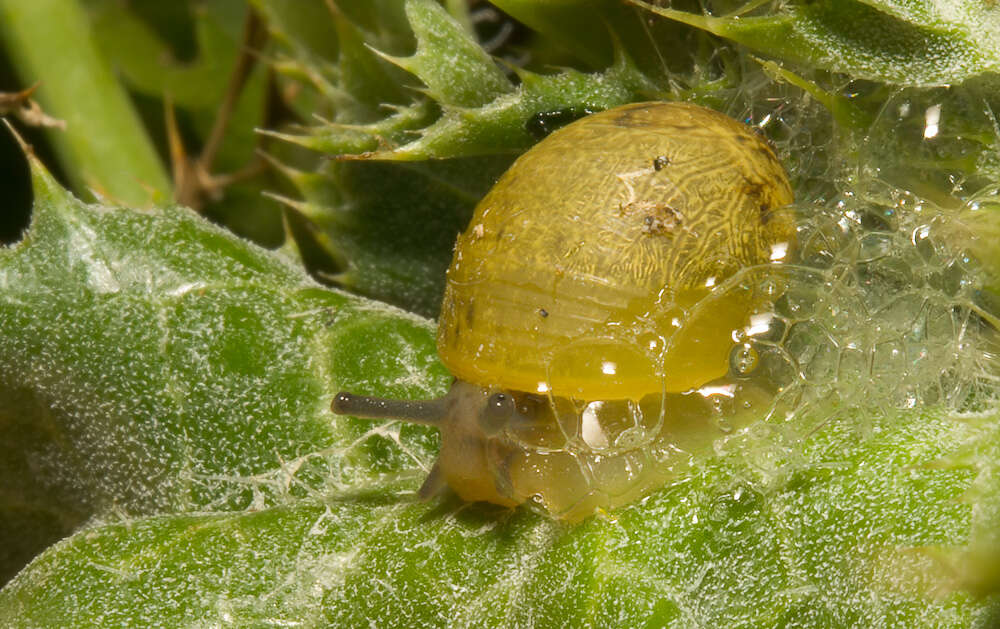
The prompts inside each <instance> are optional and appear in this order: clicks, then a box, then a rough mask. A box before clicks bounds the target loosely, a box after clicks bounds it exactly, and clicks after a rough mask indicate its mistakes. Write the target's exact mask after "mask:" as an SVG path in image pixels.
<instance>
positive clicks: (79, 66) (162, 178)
mask: <svg viewBox="0 0 1000 629" xmlns="http://www.w3.org/2000/svg"><path fill="white" fill-rule="evenodd" d="M0 42H2V44H3V47H4V49H5V50H6V52H7V54H8V55H9V56H10V57H11V59H12V61H13V62H14V63H15V64H16V67H17V69H18V72H19V74H20V75H21V79H22V81H23V82H24V83H25V84H27V85H30V84H34V83H36V82H37V83H40V84H41V85H40V86H39V88H38V92H37V96H38V99H39V101H40V102H41V104H42V106H43V107H44V109H45V110H46V112H47V113H48V114H49V115H52V116H54V117H56V118H60V119H62V120H64V121H65V122H66V129H65V130H62V129H53V130H51V131H50V132H49V138H50V140H51V142H52V144H53V146H54V147H55V149H56V151H57V153H58V155H59V159H60V161H61V163H62V166H63V168H64V169H65V170H66V172H67V173H68V175H69V177H70V178H71V180H72V183H73V185H74V186H75V187H76V189H77V190H78V191H80V192H83V193H87V194H89V193H91V192H92V191H96V192H97V193H98V194H100V195H105V196H109V197H111V198H114V199H118V200H121V201H122V202H125V203H133V204H136V205H138V204H142V203H148V202H149V201H150V200H151V199H152V200H156V201H158V200H162V199H165V198H169V196H170V193H171V185H170V181H169V178H168V177H167V174H166V172H165V170H164V168H163V165H162V164H161V163H160V158H159V156H158V155H157V153H156V150H155V148H154V147H153V146H152V144H151V143H150V141H149V138H148V137H147V134H146V130H145V129H144V128H143V127H142V124H141V122H140V120H139V117H138V115H137V114H136V112H135V109H134V108H133V106H132V103H131V102H130V101H129V98H128V94H126V92H125V90H124V89H123V88H122V86H121V85H120V84H119V83H118V81H117V79H116V78H115V76H114V73H113V72H112V69H111V67H110V65H109V64H108V62H107V61H106V60H105V59H104V58H103V56H102V55H101V54H100V52H99V50H98V47H97V44H96V43H95V42H94V40H93V37H92V33H91V31H90V23H89V21H88V18H87V15H86V13H85V12H84V10H83V9H82V8H81V7H80V6H79V2H78V0H39V1H38V2H21V1H20V0H0Z"/></svg>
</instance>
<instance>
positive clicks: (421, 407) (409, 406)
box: [330, 391, 448, 426]
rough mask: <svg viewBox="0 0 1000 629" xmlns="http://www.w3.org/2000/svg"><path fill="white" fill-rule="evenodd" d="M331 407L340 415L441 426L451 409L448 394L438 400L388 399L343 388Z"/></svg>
mask: <svg viewBox="0 0 1000 629" xmlns="http://www.w3.org/2000/svg"><path fill="white" fill-rule="evenodd" d="M330 410H332V411H333V412H334V413H336V414H338V415H353V416H355V417H364V418H367V419H400V420H403V421H406V422H410V423H411V424H425V425H427V426H437V425H439V424H441V422H442V421H444V419H445V416H446V414H447V411H448V403H447V400H446V398H438V399H435V400H415V401H411V400H387V399H384V398H379V397H372V396H368V395H354V394H353V393H348V392H346V391H341V392H340V393H338V394H337V395H336V396H335V397H334V398H333V403H332V404H330Z"/></svg>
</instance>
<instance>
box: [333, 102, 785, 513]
mask: <svg viewBox="0 0 1000 629" xmlns="http://www.w3.org/2000/svg"><path fill="white" fill-rule="evenodd" d="M792 200H793V195H792V190H791V186H790V184H789V182H788V178H787V176H786V174H785V171H784V169H783V167H782V166H781V164H780V162H779V161H778V159H777V157H776V156H775V154H774V152H773V151H772V150H771V148H770V147H769V146H768V144H767V142H766V141H765V140H763V139H762V138H760V137H759V136H758V135H757V134H756V133H754V131H753V130H752V129H750V128H749V127H747V126H746V125H744V124H742V123H739V122H737V121H735V120H733V119H731V118H729V117H728V116H725V115H723V114H721V113H718V112H715V111H712V110H710V109H706V108H703V107H699V106H695V105H691V104H685V103H666V102H645V103H635V104H630V105H625V106H621V107H617V108H614V109H610V110H607V111H603V112H600V113H596V114H592V115H589V116H586V117H584V118H582V119H580V120H577V121H576V122H573V123H571V124H568V125H566V126H564V127H562V128H561V129H558V130H556V131H555V132H553V133H552V134H551V135H549V136H548V137H546V138H545V139H544V140H542V141H541V142H539V143H538V144H537V145H535V146H534V147H533V148H531V149H530V150H528V151H527V152H526V153H524V154H523V155H522V156H521V157H520V158H518V159H517V161H516V162H515V163H514V164H513V165H512V166H511V167H510V169H509V170H507V171H506V173H504V174H503V175H502V176H501V178H500V179H499V180H498V181H497V183H496V185H495V186H494V187H493V188H492V189H491V190H490V191H489V192H488V194H487V195H486V196H485V197H484V198H483V199H482V201H481V202H480V203H479V204H478V205H477V207H476V209H475V211H474V215H473V217H472V220H471V222H470V225H469V227H468V229H467V230H466V231H465V232H464V233H463V234H461V235H460V236H459V238H458V241H457V244H456V247H455V253H454V258H453V260H452V263H451V266H450V268H449V269H448V273H447V285H446V289H445V294H444V300H443V304H442V308H441V316H440V320H439V329H438V338H437V346H438V352H439V355H440V358H441V360H442V362H443V363H444V365H445V366H446V367H447V368H448V369H449V370H450V371H451V373H452V374H453V375H454V376H455V381H454V383H453V385H452V387H451V389H450V391H449V392H448V393H447V394H446V395H445V396H444V397H442V398H439V399H436V400H429V401H399V400H385V399H379V398H373V397H366V396H359V395H354V394H351V393H346V392H342V393H339V394H338V395H337V396H336V397H335V399H334V401H333V404H332V410H333V411H334V412H335V413H337V414H346V415H353V416H356V417H365V418H395V419H400V420H404V421H408V422H415V423H419V424H427V425H431V426H435V427H437V428H438V429H439V431H440V433H441V449H440V453H439V457H438V460H437V462H436V463H435V464H434V466H433V468H432V469H431V471H430V473H429V475H428V476H427V478H426V480H425V482H424V484H423V486H422V487H421V488H420V491H419V495H420V496H421V497H422V498H429V497H431V496H434V495H436V494H437V493H439V492H440V491H442V490H443V489H445V488H446V487H447V488H450V489H451V490H453V491H454V492H455V493H457V494H458V496H460V497H461V498H462V499H464V500H466V501H486V502H491V503H495V504H499V505H505V506H510V507H514V506H517V505H520V504H523V503H526V502H527V503H531V504H535V505H538V506H540V507H541V508H543V509H544V510H545V511H546V512H548V513H549V514H551V515H553V516H554V517H557V518H562V519H566V520H570V521H573V520H579V519H582V518H584V517H587V516H588V515H590V514H592V513H593V512H594V511H595V510H597V509H611V508H615V507H617V506H620V505H623V504H626V503H629V502H632V501H634V500H636V499H637V498H639V497H641V496H642V495H644V494H645V493H648V491H649V490H651V489H652V488H655V487H656V486H658V485H659V484H662V482H663V480H664V479H665V478H667V477H669V475H670V474H671V469H672V466H673V463H674V462H676V461H678V460H680V459H678V456H677V453H679V452H680V453H683V452H686V451H688V450H690V449H691V448H696V447H698V446H697V444H698V443H702V444H703V443H704V442H705V441H706V440H708V441H710V440H711V435H714V434H717V431H715V430H714V429H713V430H709V429H707V428H706V425H707V424H708V423H710V422H707V420H706V419H705V412H704V406H705V403H706V402H705V400H706V399H708V397H710V396H709V395H708V394H706V393H704V391H705V389H704V387H705V386H706V385H711V383H712V382H713V381H716V380H717V379H719V378H721V377H723V376H724V375H725V374H727V373H728V372H729V371H730V370H731V363H732V360H733V356H734V343H735V341H734V338H736V336H738V332H739V330H741V329H743V328H745V327H746V326H747V325H749V323H748V321H749V318H750V317H751V316H752V314H753V312H755V311H756V309H757V308H758V305H759V304H757V303H756V298H754V297H752V296H749V294H748V293H747V292H746V291H738V290H737V291H725V292H723V293H718V294H715V293H713V291H714V290H715V289H716V288H717V287H718V286H719V285H721V284H722V283H724V282H726V281H727V278H732V277H733V276H734V275H735V274H737V272H738V271H739V270H740V269H743V268H747V267H753V266H754V265H761V264H765V263H775V262H780V261H781V260H782V259H783V257H784V256H786V255H787V254H788V252H789V251H790V249H791V248H793V247H794V242H795V222H794V220H793V218H791V216H790V215H788V214H783V213H782V212H780V211H777V210H778V209H779V208H781V207H782V206H785V205H787V204H790V203H791V202H792ZM737 345H738V344H737ZM736 349H737V354H736V355H738V356H741V357H742V358H740V360H742V361H743V363H741V364H742V365H743V366H744V367H747V366H748V365H749V363H748V362H747V361H749V362H750V363H752V362H753V356H752V353H747V351H745V348H744V351H743V353H742V354H740V353H739V350H740V348H739V347H737V348H736ZM749 366H750V368H752V365H749ZM694 391H702V395H693V396H692V395H691V393H692V392H694ZM680 458H681V459H682V458H683V457H680Z"/></svg>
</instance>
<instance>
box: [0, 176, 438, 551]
mask: <svg viewBox="0 0 1000 629" xmlns="http://www.w3.org/2000/svg"><path fill="white" fill-rule="evenodd" d="M35 181H36V199H37V201H36V209H35V215H34V218H33V223H32V227H31V229H30V231H29V232H28V233H27V235H26V237H25V239H24V240H23V241H22V242H20V243H18V244H17V245H15V246H13V247H12V248H9V249H6V250H0V286H2V288H3V290H2V291H0V295H2V297H0V363H2V369H0V372H2V376H0V386H2V387H3V392H4V398H5V399H8V400H10V401H11V403H9V404H5V405H4V409H3V413H2V415H0V418H2V421H0V428H2V430H3V432H4V438H3V439H0V443H2V444H3V446H2V447H3V449H4V453H5V456H4V457H3V460H4V461H5V464H4V466H3V469H4V471H5V474H6V475H7V477H6V478H5V486H6V487H7V488H8V489H7V491H6V492H5V493H4V496H5V501H4V505H3V510H4V513H5V517H4V518H3V520H4V522H5V523H7V525H8V526H10V527H11V528H15V529H19V530H20V529H24V530H28V531H29V532H30V531H32V530H33V529H32V527H30V526H27V523H30V522H37V521H42V522H46V523H47V526H45V527H41V528H44V529H45V531H46V532H47V533H48V534H50V535H51V534H54V533H52V531H56V532H58V531H62V532H65V531H66V530H67V529H70V528H72V527H73V526H75V525H77V524H79V523H80V522H81V521H83V520H85V519H87V518H89V517H102V516H105V515H108V514H110V513H112V512H115V513H126V514H149V513H160V512H174V511H187V510H198V511H204V510H214V509H234V508H236V509H240V508H248V507H250V506H251V505H254V506H256V507H261V506H266V505H268V504H274V503H278V502H281V501H283V500H285V499H287V498H288V496H289V492H293V491H299V492H301V491H305V489H303V488H302V487H299V485H298V481H295V482H292V480H293V479H297V478H299V477H300V476H305V477H308V478H309V479H310V480H309V481H308V482H306V481H303V482H305V486H310V483H313V484H315V483H319V484H320V485H323V486H325V485H326V484H327V483H333V484H335V485H339V486H341V487H342V488H345V490H346V489H349V488H351V487H355V486H356V485H357V483H359V482H360V483H362V484H363V483H367V482H368V480H367V475H366V474H362V475H361V476H360V477H359V476H357V473H358V470H362V469H363V468H365V466H367V465H369V462H366V454H365V451H366V449H367V448H368V447H369V446H370V444H367V445H366V443H365V438H363V436H364V435H365V434H366V433H367V432H368V430H369V429H370V428H371V427H370V425H368V424H366V423H352V422H348V421H344V420H340V421H337V420H335V419H334V418H333V417H332V415H331V414H330V413H329V410H328V406H329V399H330V396H331V395H332V394H333V393H334V392H335V391H336V390H338V388H339V387H342V386H343V387H347V386H350V387H356V388H365V387H367V386H371V385H370V382H368V380H370V379H375V376H376V375H377V379H378V380H379V381H384V380H383V378H385V376H386V375H387V374H390V373H396V374H397V377H399V378H400V381H401V382H402V384H401V385H400V387H399V390H398V393H399V394H405V393H406V392H409V394H411V395H413V394H416V395H420V394H421V393H426V392H427V391H428V390H429V389H433V388H434V387H435V386H440V385H441V384H442V381H443V380H444V379H445V377H446V376H445V372H444V371H443V369H442V368H441V367H440V365H439V364H438V363H437V362H436V359H435V358H434V353H433V334H432V330H431V328H430V327H429V326H428V325H427V324H426V323H425V322H422V321H420V320H418V319H416V318H414V317H411V316H405V315H402V314H400V313H393V311H391V310H387V309H384V308H382V309H380V308H378V307H375V306H374V305H372V304H362V303H360V302H359V301H357V300H356V299H353V298H350V297H347V296H345V295H343V294H339V293H334V292H330V291H327V290H323V289H321V288H319V287H318V286H317V285H316V284H315V283H314V282H312V281H311V280H310V279H309V278H308V276H306V275H305V273H304V272H303V271H302V270H300V268H299V267H298V266H297V265H296V264H294V263H293V261H291V260H287V259H285V258H283V257H280V256H278V255H276V254H273V253H269V252H266V251H264V250H261V249H259V248H256V247H254V246H252V245H250V244H249V243H247V242H244V241H242V240H240V239H238V238H236V237H234V236H232V235H230V234H228V233H227V232H224V231H222V230H220V229H218V228H215V227H212V226H211V225H210V224H209V223H207V222H206V221H204V220H203V219H201V218H199V217H197V216H196V215H194V214H193V213H192V212H190V211H189V210H186V209H183V208H163V209H155V210H150V211H146V212H139V211H135V210H129V209H125V208H118V207H105V206H88V205H85V204H83V203H80V202H79V201H76V200H75V199H73V198H72V197H71V196H69V195H68V193H66V192H64V191H63V190H61V189H60V188H58V186H57V185H56V184H55V183H54V182H53V181H52V179H51V178H50V177H49V176H48V175H47V174H45V173H44V172H43V171H41V170H38V169H37V167H36V170H35ZM376 346H381V347H383V348H384V351H385V352H387V353H386V354H384V355H383V356H384V357H386V358H390V357H394V356H396V355H399V354H413V355H417V356H419V358H414V361H415V362H414V363H413V364H411V365H409V366H408V367H409V368H414V369H417V371H416V372H414V373H410V372H408V371H405V369H404V371H405V374H406V375H404V373H403V372H401V371H399V370H400V369H403V366H402V365H394V364H391V360H390V362H389V363H386V364H381V363H379V362H378V361H376V360H375V359H371V358H369V359H368V362H367V364H368V369H361V370H360V371H359V370H358V368H357V362H358V361H357V360H356V359H355V356H357V355H359V354H358V352H361V353H362V354H366V355H368V354H376V355H377V354H380V352H381V351H383V350H379V351H371V350H373V349H374V348H375V347H376ZM366 348H367V349H366ZM345 351H347V353H346V354H345V353H344V352H345ZM390 378H392V376H390ZM425 433H426V431H425ZM251 436H252V437H251ZM248 437H249V438H248ZM425 437H426V438H429V436H428V435H427V434H425ZM358 440H360V441H359V442H358V443H356V441H358ZM375 441H378V439H377V438H376V439H375ZM355 446H356V447H355ZM352 447H353V450H352ZM424 447H425V448H427V447H430V442H427V441H426V439H425V446H424ZM341 450H351V452H353V454H349V455H344V456H341V455H340V454H329V456H330V457H331V458H329V459H328V458H326V456H321V455H316V456H313V454H314V453H322V452H327V453H339V452H341ZM423 455H424V456H427V455H426V452H424V453H423ZM399 462H400V461H399V460H397V467H398V463H399ZM331 465H334V466H335V467H336V468H337V469H336V470H334V471H331V469H329V466H331ZM286 466H291V468H294V469H292V471H289V470H290V469H291V468H287V467H286ZM379 466H380V467H381V469H383V471H385V470H387V469H391V468H392V467H393V464H392V462H391V460H390V461H385V460H382V461H380V462H379ZM319 468H322V470H319ZM289 483H291V485H292V486H291V487H290V486H289V485H288V484H289ZM18 522H24V523H26V524H25V525H24V526H18V525H17V523H18ZM35 528H39V527H35ZM42 541H44V540H37V541H36V542H35V543H36V544H37V543H41V542H42ZM49 541H52V540H51V539H50V540H49ZM8 542H10V540H8ZM7 569H8V570H9V569H10V567H8V568H7Z"/></svg>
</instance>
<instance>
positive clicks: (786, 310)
mask: <svg viewBox="0 0 1000 629" xmlns="http://www.w3.org/2000/svg"><path fill="white" fill-rule="evenodd" d="M794 211H795V212H796V213H797V224H798V234H797V244H796V247H795V249H794V250H793V252H792V255H790V256H789V257H788V258H786V259H784V260H781V261H778V262H775V263H772V264H767V265H761V266H755V267H749V268H745V269H742V270H740V271H739V272H737V273H736V275H734V276H733V277H731V278H729V279H728V280H726V281H725V282H722V283H720V284H719V285H718V286H717V287H715V288H714V289H713V291H712V292H711V293H710V294H709V295H708V296H707V297H705V298H704V299H703V300H701V302H699V303H698V304H696V305H695V306H694V307H693V308H691V309H690V310H689V311H688V312H687V313H686V315H685V317H684V320H683V322H682V324H681V325H680V326H679V328H677V330H676V332H674V333H673V335H672V336H671V337H670V338H668V339H666V342H665V344H664V345H665V349H664V362H665V363H666V364H669V363H671V360H670V352H671V351H672V349H673V348H677V347H683V348H689V347H691V346H690V345H685V343H684V338H685V335H694V336H697V335H703V334H704V330H705V329H706V328H707V327H709V324H708V323H706V322H711V321H717V320H718V316H717V310H718V309H719V308H722V307H727V305H731V304H733V303H749V304H752V306H751V307H750V308H749V309H748V314H747V316H746V317H745V320H744V321H743V323H742V325H740V326H739V327H735V328H733V329H731V330H729V334H730V336H731V339H730V340H731V351H730V355H729V369H728V372H727V373H726V374H725V375H724V376H722V377H721V378H718V379H715V380H712V381H710V382H707V383H705V384H704V386H701V387H699V388H697V389H696V390H691V391H686V392H683V393H666V394H663V395H650V396H647V397H646V398H644V399H643V400H641V401H639V402H635V401H625V400H618V401H590V402H587V401H575V400H571V399H565V398H558V397H553V396H551V395H549V396H548V400H547V401H548V406H549V410H550V411H551V414H552V416H553V417H554V418H555V421H554V422H552V421H536V422H530V423H525V424H522V425H520V427H512V428H511V429H509V430H508V436H509V437H510V438H512V439H513V440H514V441H516V442H517V443H518V444H520V446H521V447H522V451H521V453H520V454H519V455H518V457H519V458H517V459H516V460H508V461H507V462H506V463H505V465H504V469H503V470H501V471H502V473H503V474H505V475H506V476H507V477H508V478H509V481H510V483H511V487H512V488H513V489H514V490H515V491H516V493H517V494H519V495H520V496H521V497H522V498H524V497H526V498H527V499H529V500H530V499H534V500H536V502H539V503H540V504H541V505H542V506H544V507H545V509H546V510H547V511H549V512H550V513H555V514H557V515H560V516H562V517H569V518H570V519H572V518H573V517H575V515H576V514H578V515H581V516H585V515H588V514H590V513H592V512H593V511H594V510H595V509H596V508H607V507H614V506H617V505H621V504H626V503H628V502H631V501H633V500H635V499H636V498H637V497H639V496H641V495H642V494H644V493H647V492H648V491H649V490H651V489H652V488H655V487H657V486H660V485H662V484H663V483H664V482H665V481H666V480H668V479H669V478H671V477H676V476H677V474H678V473H679V472H680V471H682V470H683V469H684V468H685V467H686V466H688V465H690V462H691V459H692V457H694V456H696V455H697V454H699V453H704V452H710V451H712V449H713V448H714V449H718V447H719V443H720V441H724V440H723V439H720V438H721V437H725V436H727V435H731V434H734V433H737V432H739V431H744V430H750V429H753V430H759V429H761V428H763V430H765V432H767V431H771V432H772V433H774V432H778V433H780V434H781V435H782V436H783V437H791V438H792V439H802V438H807V437H808V435H809V434H811V433H812V432H813V431H815V430H816V429H818V428H819V427H821V426H822V425H823V424H824V423H826V422H829V421H831V420H832V419H834V418H836V417H837V416H838V415H839V414H842V413H845V412H848V411H856V410H858V409H861V410H863V411H864V412H866V413H869V414H872V413H875V414H884V413H888V412H892V411H893V410H895V409H913V408H916V407H921V406H930V405H941V406H943V407H944V408H945V409H947V410H948V411H951V412H956V413H974V412H977V411H981V410H983V409H984V408H987V407H989V406H991V405H992V404H994V402H995V401H996V400H995V395H996V392H995V382H996V373H995V371H996V367H995V365H994V362H995V355H994V352H995V349H996V338H995V335H996V330H995V328H994V327H993V323H995V321H996V319H995V316H996V315H995V313H991V312H989V311H988V310H987V309H985V308H984V307H983V306H982V305H980V302H981V301H982V300H981V294H980V285H979V269H978V268H977V264H976V261H975V259H974V258H973V257H972V256H971V255H970V254H969V253H968V252H967V251H965V250H964V249H963V248H962V245H961V243H962V242H967V241H964V240H963V238H962V237H957V236H956V235H957V234H958V233H959V231H960V230H956V228H955V220H956V219H955V217H954V216H949V215H947V214H944V213H942V212H941V211H939V210H934V209H931V208H929V207H928V206H925V205H920V204H917V205H916V206H915V207H907V208H905V211H900V210H899V209H898V205H897V206H883V205H874V204H872V203H871V202H868V201H860V200H857V199H856V198H854V197H853V196H851V195H843V196H842V197H841V198H839V199H836V200H834V201H833V202H830V203H828V204H827V205H826V206H823V207H805V208H798V209H796V210H794ZM529 398H532V399H535V402H534V403H536V404H537V403H539V402H542V400H544V397H541V396H525V397H524V398H523V399H522V402H521V403H522V404H526V403H528V400H529ZM534 415H536V416H538V413H537V412H535V413H534ZM543 426H544V427H543Z"/></svg>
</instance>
